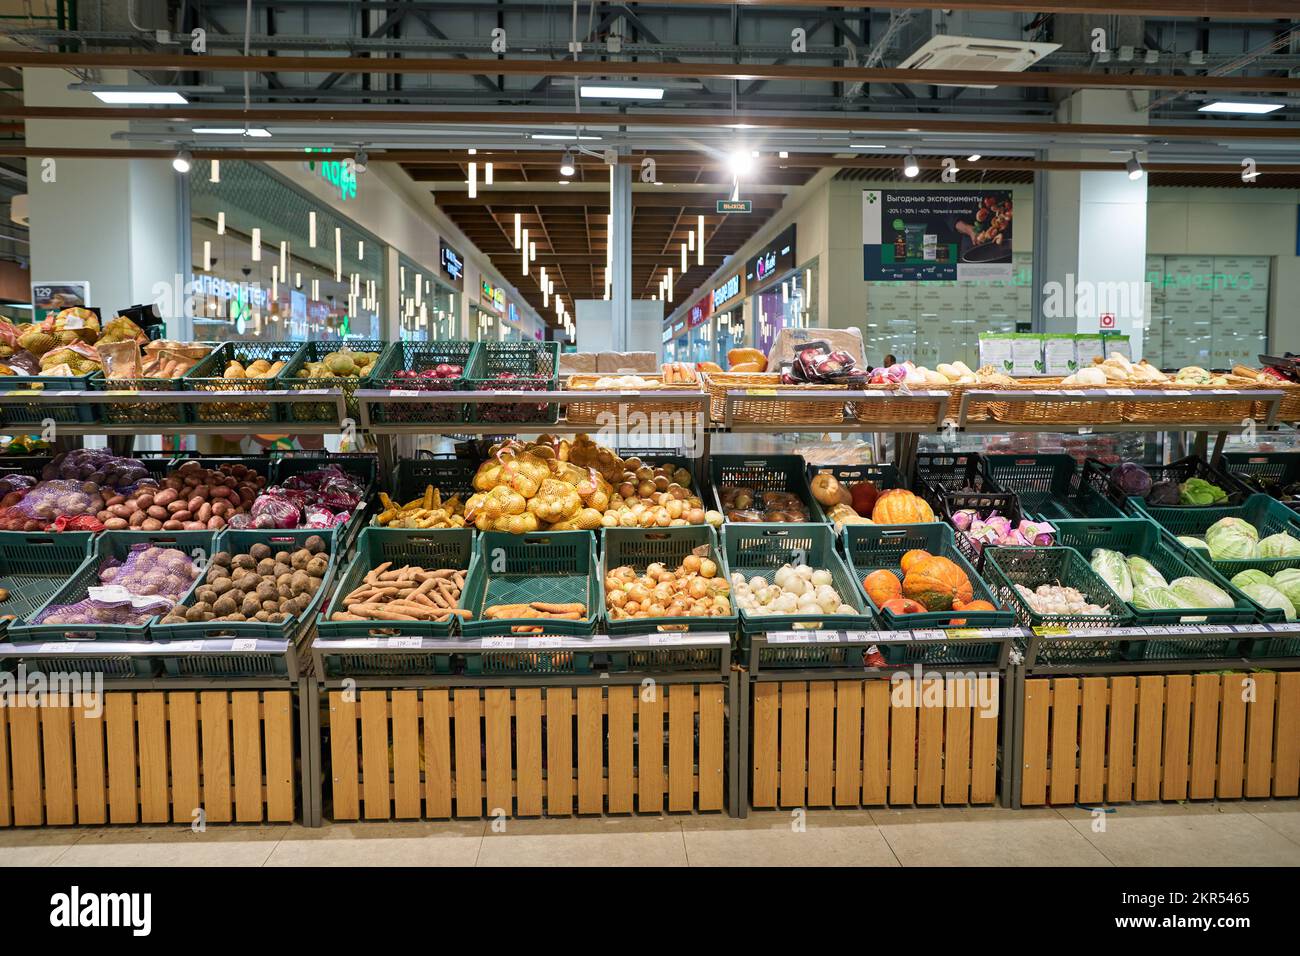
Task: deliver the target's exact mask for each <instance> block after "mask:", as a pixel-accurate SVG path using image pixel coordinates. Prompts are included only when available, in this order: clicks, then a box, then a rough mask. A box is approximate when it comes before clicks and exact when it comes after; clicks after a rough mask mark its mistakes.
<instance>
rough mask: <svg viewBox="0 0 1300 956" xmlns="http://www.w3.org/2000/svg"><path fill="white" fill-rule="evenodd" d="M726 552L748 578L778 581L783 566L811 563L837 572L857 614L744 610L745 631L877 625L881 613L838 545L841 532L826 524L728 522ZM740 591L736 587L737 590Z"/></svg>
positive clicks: (731, 570)
mask: <svg viewBox="0 0 1300 956" xmlns="http://www.w3.org/2000/svg"><path fill="white" fill-rule="evenodd" d="M722 555H723V560H724V561H725V562H726V564H727V568H728V574H730V575H735V574H741V575H743V576H744V578H745V580H746V581H750V580H752V579H753V578H756V577H757V578H762V579H763V580H764V581H768V582H771V581H774V580H775V579H776V572H777V571H778V570H780V568H781V566H782V565H786V564H806V565H808V566H809V567H811V568H814V569H825V570H827V571H829V572H830V573H831V586H832V587H833V588H835V590H836V591H837V592H839V595H840V599H841V600H842V601H843V602H844V603H845V604H847V605H849V606H851V607H852V608H853V609H854V613H852V614H815V615H807V614H797V613H796V614H753V613H751V612H749V611H746V610H745V609H744V608H742V607H739V601H737V602H736V603H737V607H738V608H739V610H740V630H741V633H742V634H757V633H762V632H766V631H789V630H795V629H802V628H817V629H821V630H828V631H840V630H873V629H875V627H876V624H875V617H874V615H873V614H872V613H871V611H870V609H869V608H868V606H867V603H866V600H865V598H863V596H862V591H861V589H860V588H858V586H857V584H856V582H855V581H854V580H853V572H851V571H850V570H849V567H848V565H847V564H845V563H844V559H843V558H842V557H840V555H839V554H838V553H837V552H836V549H835V532H834V530H833V529H832V528H831V526H830V525H826V524H769V523H739V524H729V525H725V526H723V529H722ZM733 593H734V589H733Z"/></svg>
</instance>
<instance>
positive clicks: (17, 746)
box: [8, 695, 135, 827]
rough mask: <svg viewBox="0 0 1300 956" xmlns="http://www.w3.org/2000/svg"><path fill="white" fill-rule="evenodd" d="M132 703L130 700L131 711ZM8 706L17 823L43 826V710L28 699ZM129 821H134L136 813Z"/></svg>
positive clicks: (28, 825) (16, 824)
mask: <svg viewBox="0 0 1300 956" xmlns="http://www.w3.org/2000/svg"><path fill="white" fill-rule="evenodd" d="M128 696H129V695H128ZM130 706H131V705H130V702H129V701H128V703H127V708H128V712H129V708H130ZM8 710H9V748H10V753H11V754H12V756H11V757H10V760H11V762H12V765H13V768H14V774H13V776H14V783H13V804H14V825H15V826H20V827H32V826H40V825H41V824H42V823H44V822H45V812H44V809H43V807H42V802H43V801H42V799H41V796H42V795H41V790H42V776H43V774H42V773H41V711H40V708H39V707H28V706H26V704H25V703H24V706H22V707H10V708H8ZM132 783H134V781H132ZM132 806H133V807H134V802H133V803H132ZM126 822H129V823H134V822H135V819H134V816H133V817H132V819H131V820H129V821H126Z"/></svg>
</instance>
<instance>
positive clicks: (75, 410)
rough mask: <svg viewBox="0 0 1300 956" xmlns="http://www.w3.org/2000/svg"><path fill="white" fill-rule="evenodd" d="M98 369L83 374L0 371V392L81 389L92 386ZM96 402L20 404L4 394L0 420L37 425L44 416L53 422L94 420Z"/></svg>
mask: <svg viewBox="0 0 1300 956" xmlns="http://www.w3.org/2000/svg"><path fill="white" fill-rule="evenodd" d="M98 374H99V373H98V372H87V373H86V374H85V375H67V376H62V375H3V376H0V394H4V393H8V392H20V391H28V390H30V391H46V392H84V391H87V390H89V389H90V388H91V381H92V379H94V377H95V376H96V375H98ZM97 408H98V406H97V405H91V404H88V403H86V402H77V401H73V402H69V403H68V404H67V405H64V404H56V403H53V402H50V403H45V402H32V403H30V404H27V405H22V404H18V403H16V402H14V399H13V397H12V396H9V395H5V399H4V403H3V404H2V405H0V424H2V425H40V424H41V423H42V422H44V421H45V420H46V419H49V420H50V421H52V422H55V423H56V424H64V425H71V424H76V423H85V422H93V421H97V419H96V417H95V416H96V414H97Z"/></svg>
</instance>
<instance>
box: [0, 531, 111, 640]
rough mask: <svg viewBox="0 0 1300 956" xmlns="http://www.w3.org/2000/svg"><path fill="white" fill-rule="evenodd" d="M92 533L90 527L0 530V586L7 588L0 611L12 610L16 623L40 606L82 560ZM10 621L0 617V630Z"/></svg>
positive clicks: (8, 625)
mask: <svg viewBox="0 0 1300 956" xmlns="http://www.w3.org/2000/svg"><path fill="white" fill-rule="evenodd" d="M94 537H95V535H94V534H93V533H92V532H90V531H48V532H47V531H4V532H0V588H4V589H5V590H6V591H8V592H9V597H8V598H6V599H5V600H4V601H3V602H0V614H5V615H8V614H12V615H13V616H14V620H13V622H12V623H13V625H17V624H19V623H21V622H23V621H26V620H27V619H28V618H29V617H31V616H32V615H33V614H34V613H35V612H36V611H37V610H39V609H40V608H42V607H44V606H45V602H46V601H48V600H49V599H50V596H51V595H52V594H54V593H55V592H56V591H58V590H59V588H61V587H62V586H63V585H64V584H65V583H67V580H68V578H70V577H71V576H72V575H73V574H75V573H76V572H77V569H78V568H80V567H81V565H82V564H83V563H85V561H86V558H87V557H89V555H90V547H91V541H92V540H93V539H94ZM10 623H11V622H10V621H8V620H0V633H4V629H6V628H9V627H10Z"/></svg>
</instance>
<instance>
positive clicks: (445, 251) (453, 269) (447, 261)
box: [439, 240, 465, 282]
mask: <svg viewBox="0 0 1300 956" xmlns="http://www.w3.org/2000/svg"><path fill="white" fill-rule="evenodd" d="M439 242H440V253H441V254H440V256H439V258H440V259H441V260H442V271H443V272H445V273H446V274H447V276H448V278H450V279H451V280H452V281H453V282H460V281H461V280H462V279H463V278H464V276H465V260H464V259H462V258H461V257H460V253H459V252H457V251H456V250H455V249H453V248H452V247H451V246H449V245H447V243H445V242H442V241H441V240H439Z"/></svg>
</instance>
